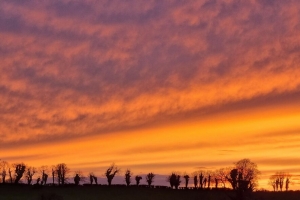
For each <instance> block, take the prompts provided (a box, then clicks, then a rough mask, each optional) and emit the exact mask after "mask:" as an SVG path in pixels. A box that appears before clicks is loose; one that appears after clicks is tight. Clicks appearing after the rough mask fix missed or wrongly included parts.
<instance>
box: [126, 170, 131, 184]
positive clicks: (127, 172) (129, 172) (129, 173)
mask: <svg viewBox="0 0 300 200" xmlns="http://www.w3.org/2000/svg"><path fill="white" fill-rule="evenodd" d="M131 176H132V173H131V171H130V170H129V169H127V170H126V173H125V182H126V185H127V186H129V185H130V183H131Z"/></svg>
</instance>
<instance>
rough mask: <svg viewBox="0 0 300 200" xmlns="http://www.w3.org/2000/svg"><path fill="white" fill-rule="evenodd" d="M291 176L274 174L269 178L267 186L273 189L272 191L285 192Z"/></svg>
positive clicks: (281, 173)
mask: <svg viewBox="0 0 300 200" xmlns="http://www.w3.org/2000/svg"><path fill="white" fill-rule="evenodd" d="M290 179H291V175H290V174H289V173H286V172H281V171H280V172H276V173H275V174H273V175H272V176H270V178H269V185H271V186H272V187H273V190H274V191H283V190H284V188H285V190H286V191H287V190H288V189H289V184H290V182H291V181H290Z"/></svg>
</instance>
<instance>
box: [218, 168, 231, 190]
mask: <svg viewBox="0 0 300 200" xmlns="http://www.w3.org/2000/svg"><path fill="white" fill-rule="evenodd" d="M230 171H231V169H230V168H220V169H218V170H216V171H215V173H214V176H215V177H216V178H217V179H218V181H219V182H220V183H222V185H223V188H225V187H226V183H227V181H228V179H227V177H228V176H229V175H230Z"/></svg>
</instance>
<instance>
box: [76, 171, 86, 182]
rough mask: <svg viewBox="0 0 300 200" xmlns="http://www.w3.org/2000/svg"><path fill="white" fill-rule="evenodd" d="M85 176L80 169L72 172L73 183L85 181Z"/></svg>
mask: <svg viewBox="0 0 300 200" xmlns="http://www.w3.org/2000/svg"><path fill="white" fill-rule="evenodd" d="M86 179H87V178H86V177H85V175H84V173H83V172H82V171H80V170H77V171H75V173H74V183H75V185H79V183H80V182H85V181H86Z"/></svg>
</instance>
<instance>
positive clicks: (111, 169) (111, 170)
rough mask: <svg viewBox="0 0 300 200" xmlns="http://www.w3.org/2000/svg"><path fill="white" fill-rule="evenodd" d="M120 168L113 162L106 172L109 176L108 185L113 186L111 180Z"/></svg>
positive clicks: (107, 176)
mask: <svg viewBox="0 0 300 200" xmlns="http://www.w3.org/2000/svg"><path fill="white" fill-rule="evenodd" d="M119 171H120V169H118V168H117V167H116V166H115V164H112V165H111V166H110V167H109V168H108V169H107V170H106V172H105V176H106V178H107V182H108V185H109V186H111V182H112V180H113V178H114V177H115V175H116V174H118V173H119Z"/></svg>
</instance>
